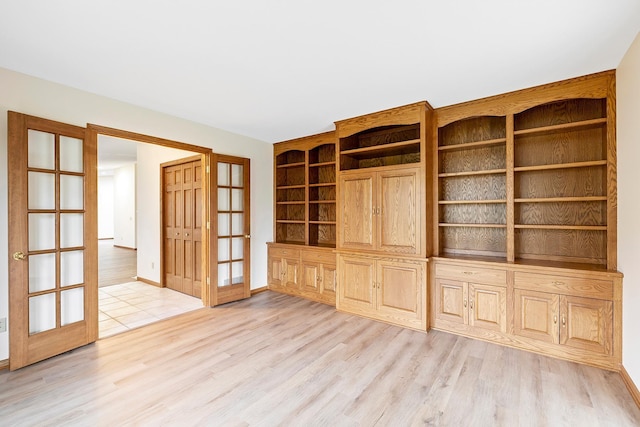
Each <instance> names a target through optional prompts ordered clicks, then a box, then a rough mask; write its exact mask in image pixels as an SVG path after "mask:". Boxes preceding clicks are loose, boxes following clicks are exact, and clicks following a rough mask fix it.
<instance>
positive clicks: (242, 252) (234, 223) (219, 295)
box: [212, 155, 251, 305]
mask: <svg viewBox="0 0 640 427" xmlns="http://www.w3.org/2000/svg"><path fill="white" fill-rule="evenodd" d="M214 159H215V161H214V162H212V163H213V167H214V171H215V172H214V174H213V175H214V178H215V186H214V188H215V190H214V194H215V196H216V197H215V206H214V207H215V212H216V215H217V218H215V217H214V218H215V221H216V227H215V228H214V229H215V230H216V233H215V248H216V252H217V266H216V269H215V270H216V272H217V274H215V275H214V277H213V278H212V282H213V283H214V292H213V296H214V298H213V305H217V304H223V303H225V302H230V301H235V300H238V299H242V298H246V297H248V296H249V295H250V287H249V286H250V285H249V277H248V276H249V252H250V251H249V248H250V245H249V243H250V238H251V236H250V233H249V227H250V221H249V220H250V217H249V198H248V197H249V160H248V159H244V158H239V157H231V156H221V155H214Z"/></svg>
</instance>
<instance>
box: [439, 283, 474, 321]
mask: <svg viewBox="0 0 640 427" xmlns="http://www.w3.org/2000/svg"><path fill="white" fill-rule="evenodd" d="M435 310H436V313H435V315H436V318H437V319H441V320H447V321H450V322H455V323H462V324H467V323H468V311H467V287H466V286H465V283H464V282H458V281H456V280H448V279H436V301H435Z"/></svg>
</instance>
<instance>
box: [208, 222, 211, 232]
mask: <svg viewBox="0 0 640 427" xmlns="http://www.w3.org/2000/svg"><path fill="white" fill-rule="evenodd" d="M210 227H211V223H210V222H209V221H207V230H209V229H210Z"/></svg>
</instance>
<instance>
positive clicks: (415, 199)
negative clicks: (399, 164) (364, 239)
mask: <svg viewBox="0 0 640 427" xmlns="http://www.w3.org/2000/svg"><path fill="white" fill-rule="evenodd" d="M419 171H420V170H419V169H416V168H411V169H401V170H398V171H389V172H380V173H379V175H378V194H377V199H378V205H379V206H378V207H377V208H376V217H377V223H378V240H379V241H378V242H377V243H378V244H377V249H379V250H383V251H385V252H396V253H405V254H415V255H420V254H421V252H422V247H421V246H422V242H421V240H422V237H421V236H422V227H421V221H422V215H421V211H422V209H421V206H422V194H421V193H422V185H421V184H420V182H421V181H420V179H419V176H420V173H419Z"/></svg>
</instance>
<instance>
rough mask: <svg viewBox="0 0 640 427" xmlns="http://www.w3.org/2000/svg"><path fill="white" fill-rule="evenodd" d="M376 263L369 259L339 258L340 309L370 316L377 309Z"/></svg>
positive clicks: (343, 256)
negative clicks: (375, 290)
mask: <svg viewBox="0 0 640 427" xmlns="http://www.w3.org/2000/svg"><path fill="white" fill-rule="evenodd" d="M374 266H375V261H373V260H370V259H367V258H359V257H351V256H345V255H339V256H338V277H339V280H340V287H339V288H338V289H339V291H338V301H337V304H338V308H339V309H343V308H344V309H349V310H350V311H353V312H354V313H356V314H367V315H370V314H371V313H372V312H373V309H374V307H375V300H374V298H375V295H374V287H373V284H374V278H375V277H374V276H375V269H374Z"/></svg>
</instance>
